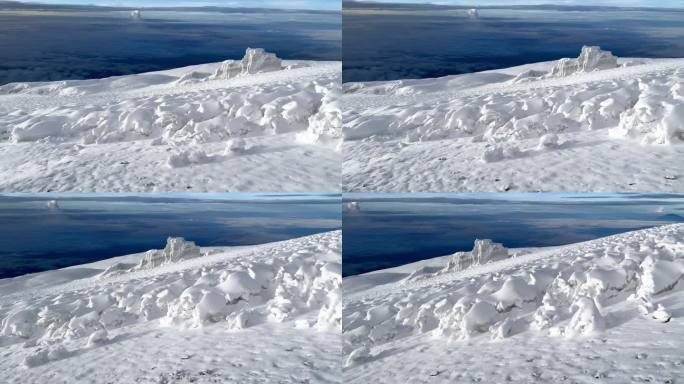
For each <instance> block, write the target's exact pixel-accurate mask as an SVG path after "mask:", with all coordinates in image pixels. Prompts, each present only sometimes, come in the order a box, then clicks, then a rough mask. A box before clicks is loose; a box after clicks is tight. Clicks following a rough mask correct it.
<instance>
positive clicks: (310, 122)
mask: <svg viewBox="0 0 684 384" xmlns="http://www.w3.org/2000/svg"><path fill="white" fill-rule="evenodd" d="M340 78H341V65H340V63H339V62H313V61H281V60H280V59H279V58H278V57H276V56H275V55H274V54H272V53H268V52H265V51H264V50H263V49H251V48H250V49H247V51H246V54H245V56H244V58H243V59H242V60H237V61H232V60H229V61H226V62H223V63H214V64H206V65H198V66H192V67H186V68H179V69H174V70H168V71H160V72H152V73H144V74H138V75H130V76H119V77H111V78H107V79H96V80H79V81H75V80H74V81H71V80H65V81H57V82H42V83H11V84H7V85H4V86H0V159H1V160H0V175H2V178H0V189H3V190H11V191H13V192H21V191H88V192H93V191H105V192H117V191H124V192H144V191H178V190H186V189H192V190H193V191H197V192H203V191H222V192H225V191H249V192H254V191H283V192H293V191H311V190H320V191H324V190H339V172H340V161H341V154H340V152H339V147H340V143H341V137H342V134H341V121H342V118H341V111H340V110H339V107H338V106H337V99H338V98H339V95H340V88H341V87H340ZM231 140H238V141H243V142H245V143H246V146H247V147H248V149H247V150H244V151H234V152H232V153H230V154H225V153H224V151H225V148H226V143H227V142H228V141H231ZM331 149H332V150H331Z"/></svg>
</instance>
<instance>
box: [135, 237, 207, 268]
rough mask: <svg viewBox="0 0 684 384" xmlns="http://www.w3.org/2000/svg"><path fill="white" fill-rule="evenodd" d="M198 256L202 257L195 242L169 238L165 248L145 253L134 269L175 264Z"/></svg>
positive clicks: (180, 238)
mask: <svg viewBox="0 0 684 384" xmlns="http://www.w3.org/2000/svg"><path fill="white" fill-rule="evenodd" d="M200 256H202V254H201V251H200V247H198V246H197V245H195V242H193V241H186V240H185V239H184V238H182V237H169V238H168V239H166V247H164V249H162V250H157V249H153V250H149V251H147V252H145V254H144V255H143V258H142V260H140V263H139V264H138V265H137V267H136V268H138V269H145V268H155V267H158V266H160V265H164V264H168V263H176V262H178V261H181V260H186V259H192V258H195V257H200Z"/></svg>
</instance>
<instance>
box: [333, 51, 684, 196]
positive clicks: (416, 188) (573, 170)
mask: <svg viewBox="0 0 684 384" xmlns="http://www.w3.org/2000/svg"><path fill="white" fill-rule="evenodd" d="M344 89H345V92H346V93H345V95H344V97H342V99H341V100H342V101H341V109H342V111H343V122H344V123H343V128H342V134H343V136H344V140H345V142H344V144H343V153H344V163H343V189H344V190H345V191H348V192H462V191H477V192H482V191H488V192H503V191H522V192H528V191H572V192H582V191H591V192H597V191H611V192H615V191H637V190H638V191H644V190H648V191H673V192H676V191H681V190H682V189H683V188H684V181H682V180H684V175H683V174H682V171H681V167H678V166H676V165H675V164H680V163H681V162H682V161H684V59H658V60H647V59H644V60H640V61H636V60H633V59H620V60H618V59H616V58H615V57H614V56H613V55H612V54H611V53H610V52H607V51H602V50H600V48H598V47H584V48H583V49H582V52H581V54H580V56H579V57H578V58H577V59H562V60H559V61H557V62H546V63H537V64H529V65H524V66H520V67H514V68H508V69H501V70H494V71H486V72H479V73H471V74H465V75H458V76H447V77H443V78H437V79H421V80H399V81H390V82H371V83H349V84H345V86H344Z"/></svg>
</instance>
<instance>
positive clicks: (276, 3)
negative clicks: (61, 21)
mask: <svg viewBox="0 0 684 384" xmlns="http://www.w3.org/2000/svg"><path fill="white" fill-rule="evenodd" d="M24 2H26V3H43V4H79V5H106V6H121V7H189V6H223V7H249V8H282V9H320V10H339V9H340V8H341V7H342V5H341V0H224V1H221V0H38V1H24Z"/></svg>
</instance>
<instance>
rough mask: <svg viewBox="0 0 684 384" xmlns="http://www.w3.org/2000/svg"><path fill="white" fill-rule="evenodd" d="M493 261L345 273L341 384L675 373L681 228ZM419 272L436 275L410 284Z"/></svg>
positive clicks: (679, 368) (623, 378)
mask: <svg viewBox="0 0 684 384" xmlns="http://www.w3.org/2000/svg"><path fill="white" fill-rule="evenodd" d="M483 248H484V249H491V248H492V245H491V244H489V245H488V246H485V247H483ZM494 248H496V247H494ZM485 254H486V252H485ZM501 256H502V257H501V258H498V259H497V260H498V261H490V262H489V263H486V264H480V265H471V266H470V268H468V269H458V268H457V269H450V268H444V265H445V264H446V265H449V266H452V265H453V261H454V260H453V256H444V257H439V258H435V259H429V260H424V261H420V262H417V263H413V264H409V265H406V266H402V267H397V268H391V269H387V270H381V271H375V272H371V273H368V274H364V275H359V276H351V277H347V278H345V279H344V281H343V287H344V290H345V298H344V306H343V337H344V341H343V343H344V344H343V350H344V355H345V361H346V365H345V369H344V378H345V382H350V383H364V382H377V383H393V382H398V381H401V382H415V383H422V382H433V381H438V382H502V381H512V382H537V381H538V382H564V381H568V382H576V383H592V382H596V381H597V379H600V381H601V382H606V383H626V382H660V383H666V382H669V383H673V382H675V381H674V380H675V378H679V377H682V376H683V375H684V361H683V360H682V357H681V349H682V348H684V341H682V340H684V339H682V335H684V323H683V322H682V318H683V317H684V294H683V292H684V291H683V290H682V289H684V283H682V280H684V278H683V274H682V271H684V224H672V225H665V226H661V227H653V228H649V229H643V230H638V231H633V232H627V233H623V234H619V235H614V236H609V237H605V238H600V239H597V240H592V241H587V242H583V243H578V244H570V245H566V246H559V247H549V248H535V249H532V248H530V249H517V250H515V252H514V253H513V256H510V257H503V256H504V253H503V252H502V253H501ZM440 266H441V268H442V269H441V270H440ZM421 270H422V271H436V272H435V273H432V274H424V273H423V275H422V278H421V279H415V276H416V272H417V271H421Z"/></svg>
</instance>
